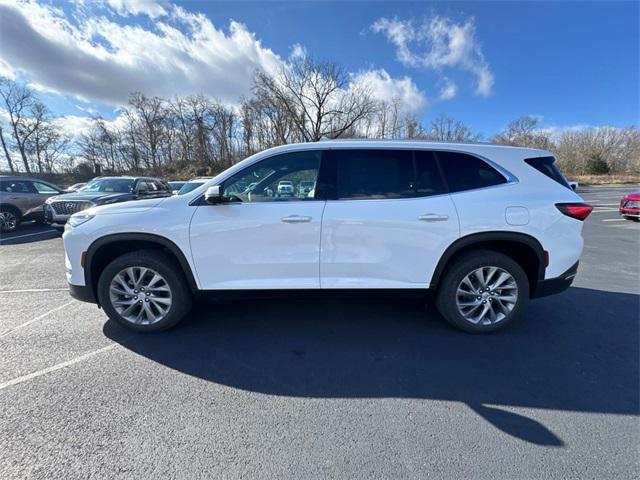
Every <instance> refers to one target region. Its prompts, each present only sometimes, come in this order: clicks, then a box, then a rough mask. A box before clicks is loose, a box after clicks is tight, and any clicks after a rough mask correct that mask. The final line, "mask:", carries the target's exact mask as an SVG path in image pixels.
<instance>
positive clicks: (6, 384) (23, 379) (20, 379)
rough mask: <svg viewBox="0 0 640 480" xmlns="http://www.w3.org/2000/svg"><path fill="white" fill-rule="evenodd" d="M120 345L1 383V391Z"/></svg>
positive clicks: (113, 345) (116, 344) (113, 344)
mask: <svg viewBox="0 0 640 480" xmlns="http://www.w3.org/2000/svg"><path fill="white" fill-rule="evenodd" d="M118 345H119V344H118V343H112V344H110V345H107V346H106V347H103V348H100V349H98V350H94V351H93V352H89V353H85V354H84V355H80V356H79V357H76V358H72V359H71V360H67V361H66V362H62V363H58V364H56V365H53V366H51V367H48V368H43V369H42V370H38V371H37V372H33V373H29V374H27V375H23V376H21V377H18V378H14V379H13V380H8V381H6V382H4V383H0V390H2V389H4V388H7V387H11V386H12V385H17V384H19V383H23V382H26V381H27V380H31V379H33V378H37V377H40V376H42V375H46V374H47V373H50V372H55V371H56V370H60V369H62V368H65V367H68V366H70V365H75V364H76V363H79V362H82V361H84V360H86V359H88V358H91V357H93V356H95V355H98V354H100V353H103V352H106V351H108V350H111V349H112V348H114V347H117V346H118Z"/></svg>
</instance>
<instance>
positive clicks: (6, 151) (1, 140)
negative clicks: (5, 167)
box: [0, 125, 15, 173]
mask: <svg viewBox="0 0 640 480" xmlns="http://www.w3.org/2000/svg"><path fill="white" fill-rule="evenodd" d="M0 143H2V150H3V151H4V156H5V158H6V159H7V163H8V164H9V171H10V172H11V173H14V172H15V168H13V159H12V158H11V154H10V153H9V148H8V147H7V141H6V140H5V139H4V133H3V131H2V125H0Z"/></svg>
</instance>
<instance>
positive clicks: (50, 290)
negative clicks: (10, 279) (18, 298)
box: [0, 287, 69, 293]
mask: <svg viewBox="0 0 640 480" xmlns="http://www.w3.org/2000/svg"><path fill="white" fill-rule="evenodd" d="M67 290H69V287H67V288H26V289H24V290H0V293H38V292H65V291H67Z"/></svg>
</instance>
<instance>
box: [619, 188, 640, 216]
mask: <svg viewBox="0 0 640 480" xmlns="http://www.w3.org/2000/svg"><path fill="white" fill-rule="evenodd" d="M619 211H620V215H622V216H623V217H624V218H626V219H627V220H635V221H636V222H638V221H640V191H637V192H633V193H630V194H628V195H625V196H624V197H622V200H620V210H619Z"/></svg>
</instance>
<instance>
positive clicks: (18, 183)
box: [0, 180, 34, 193]
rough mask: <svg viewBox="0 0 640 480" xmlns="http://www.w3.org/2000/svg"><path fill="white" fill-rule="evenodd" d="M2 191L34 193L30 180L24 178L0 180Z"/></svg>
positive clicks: (0, 189)
mask: <svg viewBox="0 0 640 480" xmlns="http://www.w3.org/2000/svg"><path fill="white" fill-rule="evenodd" d="M0 191H2V192H6V193H34V190H33V188H32V187H31V185H30V184H29V182H25V181H22V180H0Z"/></svg>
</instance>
